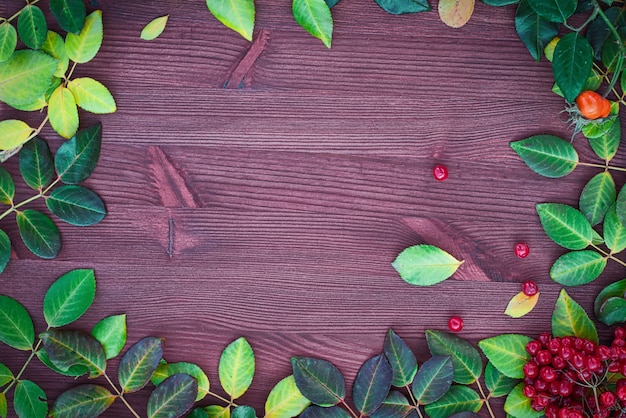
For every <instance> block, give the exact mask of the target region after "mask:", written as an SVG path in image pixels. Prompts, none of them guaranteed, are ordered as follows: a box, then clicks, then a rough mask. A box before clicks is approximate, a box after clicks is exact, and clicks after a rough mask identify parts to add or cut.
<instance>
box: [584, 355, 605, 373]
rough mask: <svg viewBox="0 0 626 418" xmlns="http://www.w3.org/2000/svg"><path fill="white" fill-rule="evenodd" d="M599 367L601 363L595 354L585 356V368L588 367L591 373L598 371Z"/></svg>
mask: <svg viewBox="0 0 626 418" xmlns="http://www.w3.org/2000/svg"><path fill="white" fill-rule="evenodd" d="M601 368H602V363H601V362H600V360H599V359H598V358H597V357H596V356H589V357H587V369H589V371H590V372H591V373H598V372H599V371H600V369H601Z"/></svg>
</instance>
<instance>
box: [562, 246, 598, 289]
mask: <svg viewBox="0 0 626 418" xmlns="http://www.w3.org/2000/svg"><path fill="white" fill-rule="evenodd" d="M606 261H607V259H606V257H603V256H602V255H601V254H599V253H597V252H596V251H591V250H582V251H572V252H569V253H566V254H563V255H562V256H560V257H559V258H557V260H556V261H555V262H554V264H553V265H552V268H551V269H550V277H551V278H552V280H554V281H555V282H557V283H559V284H562V285H563V286H580V285H583V284H587V283H589V282H592V281H594V280H595V279H597V278H598V276H600V274H602V272H603V271H604V268H605V267H606Z"/></svg>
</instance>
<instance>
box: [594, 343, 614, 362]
mask: <svg viewBox="0 0 626 418" xmlns="http://www.w3.org/2000/svg"><path fill="white" fill-rule="evenodd" d="M596 356H598V358H599V359H600V360H601V361H607V360H608V359H610V358H611V349H610V348H609V347H607V346H606V345H599V346H598V347H597V348H596Z"/></svg>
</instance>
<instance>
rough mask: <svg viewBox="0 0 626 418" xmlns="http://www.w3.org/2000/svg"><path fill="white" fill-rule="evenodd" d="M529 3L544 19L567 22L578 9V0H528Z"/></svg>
mask: <svg viewBox="0 0 626 418" xmlns="http://www.w3.org/2000/svg"><path fill="white" fill-rule="evenodd" d="M528 4H529V5H530V7H532V8H533V10H534V11H535V12H536V13H537V14H538V15H539V16H541V17H543V18H544V19H546V20H549V21H550V22H556V23H565V21H567V19H568V18H569V17H570V16H571V15H573V14H574V12H575V11H576V6H577V4H578V0H528Z"/></svg>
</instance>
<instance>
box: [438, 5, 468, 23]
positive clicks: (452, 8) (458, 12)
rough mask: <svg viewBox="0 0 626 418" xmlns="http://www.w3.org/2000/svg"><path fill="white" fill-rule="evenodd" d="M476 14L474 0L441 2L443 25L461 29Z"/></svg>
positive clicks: (440, 9) (440, 12)
mask: <svg viewBox="0 0 626 418" xmlns="http://www.w3.org/2000/svg"><path fill="white" fill-rule="evenodd" d="M473 12H474V0H439V18H440V19H441V21H442V22H443V23H445V24H446V25H448V26H450V27H452V28H460V27H461V26H463V25H465V24H466V23H467V21H468V20H470V17H472V13H473Z"/></svg>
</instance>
